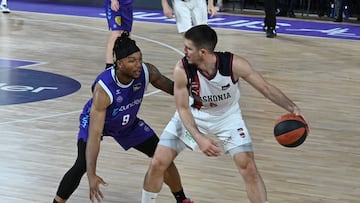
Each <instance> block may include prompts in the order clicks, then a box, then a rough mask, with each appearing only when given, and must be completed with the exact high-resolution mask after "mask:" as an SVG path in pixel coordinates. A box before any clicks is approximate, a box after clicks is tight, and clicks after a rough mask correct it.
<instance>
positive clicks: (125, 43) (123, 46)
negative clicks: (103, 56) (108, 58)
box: [113, 31, 140, 60]
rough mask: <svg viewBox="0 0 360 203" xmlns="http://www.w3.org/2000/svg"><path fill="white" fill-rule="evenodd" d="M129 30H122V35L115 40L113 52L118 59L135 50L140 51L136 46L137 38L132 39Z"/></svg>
mask: <svg viewBox="0 0 360 203" xmlns="http://www.w3.org/2000/svg"><path fill="white" fill-rule="evenodd" d="M129 36H130V34H129V32H128V31H124V32H122V34H121V36H120V37H118V38H117V39H116V40H115V43H114V48H113V53H114V58H115V59H116V60H120V59H123V58H125V57H127V56H129V55H131V54H133V53H135V52H138V51H140V49H139V47H138V46H136V42H135V40H132V39H130V37H129Z"/></svg>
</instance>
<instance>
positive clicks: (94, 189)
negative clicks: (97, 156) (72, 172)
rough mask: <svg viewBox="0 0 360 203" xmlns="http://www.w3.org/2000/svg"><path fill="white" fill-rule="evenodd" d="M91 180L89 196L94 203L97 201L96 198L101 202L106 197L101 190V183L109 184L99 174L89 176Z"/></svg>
mask: <svg viewBox="0 0 360 203" xmlns="http://www.w3.org/2000/svg"><path fill="white" fill-rule="evenodd" d="M88 180H89V189H90V191H89V197H90V201H91V202H92V203H95V198H96V200H97V201H98V202H99V203H101V202H102V199H103V198H104V195H103V193H102V192H101V191H100V188H99V185H100V184H101V185H104V186H107V185H108V184H107V183H106V182H105V181H104V180H103V179H102V178H101V177H99V176H97V175H95V176H91V177H90V176H89V177H88Z"/></svg>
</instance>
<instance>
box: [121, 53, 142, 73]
mask: <svg viewBox="0 0 360 203" xmlns="http://www.w3.org/2000/svg"><path fill="white" fill-rule="evenodd" d="M141 66H142V54H141V52H140V51H138V52H135V53H133V54H131V55H129V56H127V57H125V58H123V59H121V62H120V68H119V69H120V70H121V72H122V73H123V74H124V75H126V76H127V77H130V78H133V79H135V78H139V77H140V74H141V71H142V68H141Z"/></svg>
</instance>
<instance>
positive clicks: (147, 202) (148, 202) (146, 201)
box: [141, 189, 159, 203]
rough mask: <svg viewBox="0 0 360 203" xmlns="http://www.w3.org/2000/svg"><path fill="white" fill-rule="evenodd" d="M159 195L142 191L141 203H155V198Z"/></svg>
mask: <svg viewBox="0 0 360 203" xmlns="http://www.w3.org/2000/svg"><path fill="white" fill-rule="evenodd" d="M158 194H159V193H153V192H148V191H145V190H144V189H143V190H142V197H141V203H156V198H157V196H158Z"/></svg>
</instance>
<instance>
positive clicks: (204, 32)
mask: <svg viewBox="0 0 360 203" xmlns="http://www.w3.org/2000/svg"><path fill="white" fill-rule="evenodd" d="M184 37H185V39H188V40H191V41H192V42H193V43H194V45H195V47H196V48H197V49H202V48H204V49H207V50H208V51H211V52H213V51H214V50H215V46H216V44H217V34H216V32H215V30H214V29H212V28H211V27H210V26H208V25H197V26H194V27H192V28H190V29H189V30H188V31H186V32H185V34H184Z"/></svg>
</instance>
